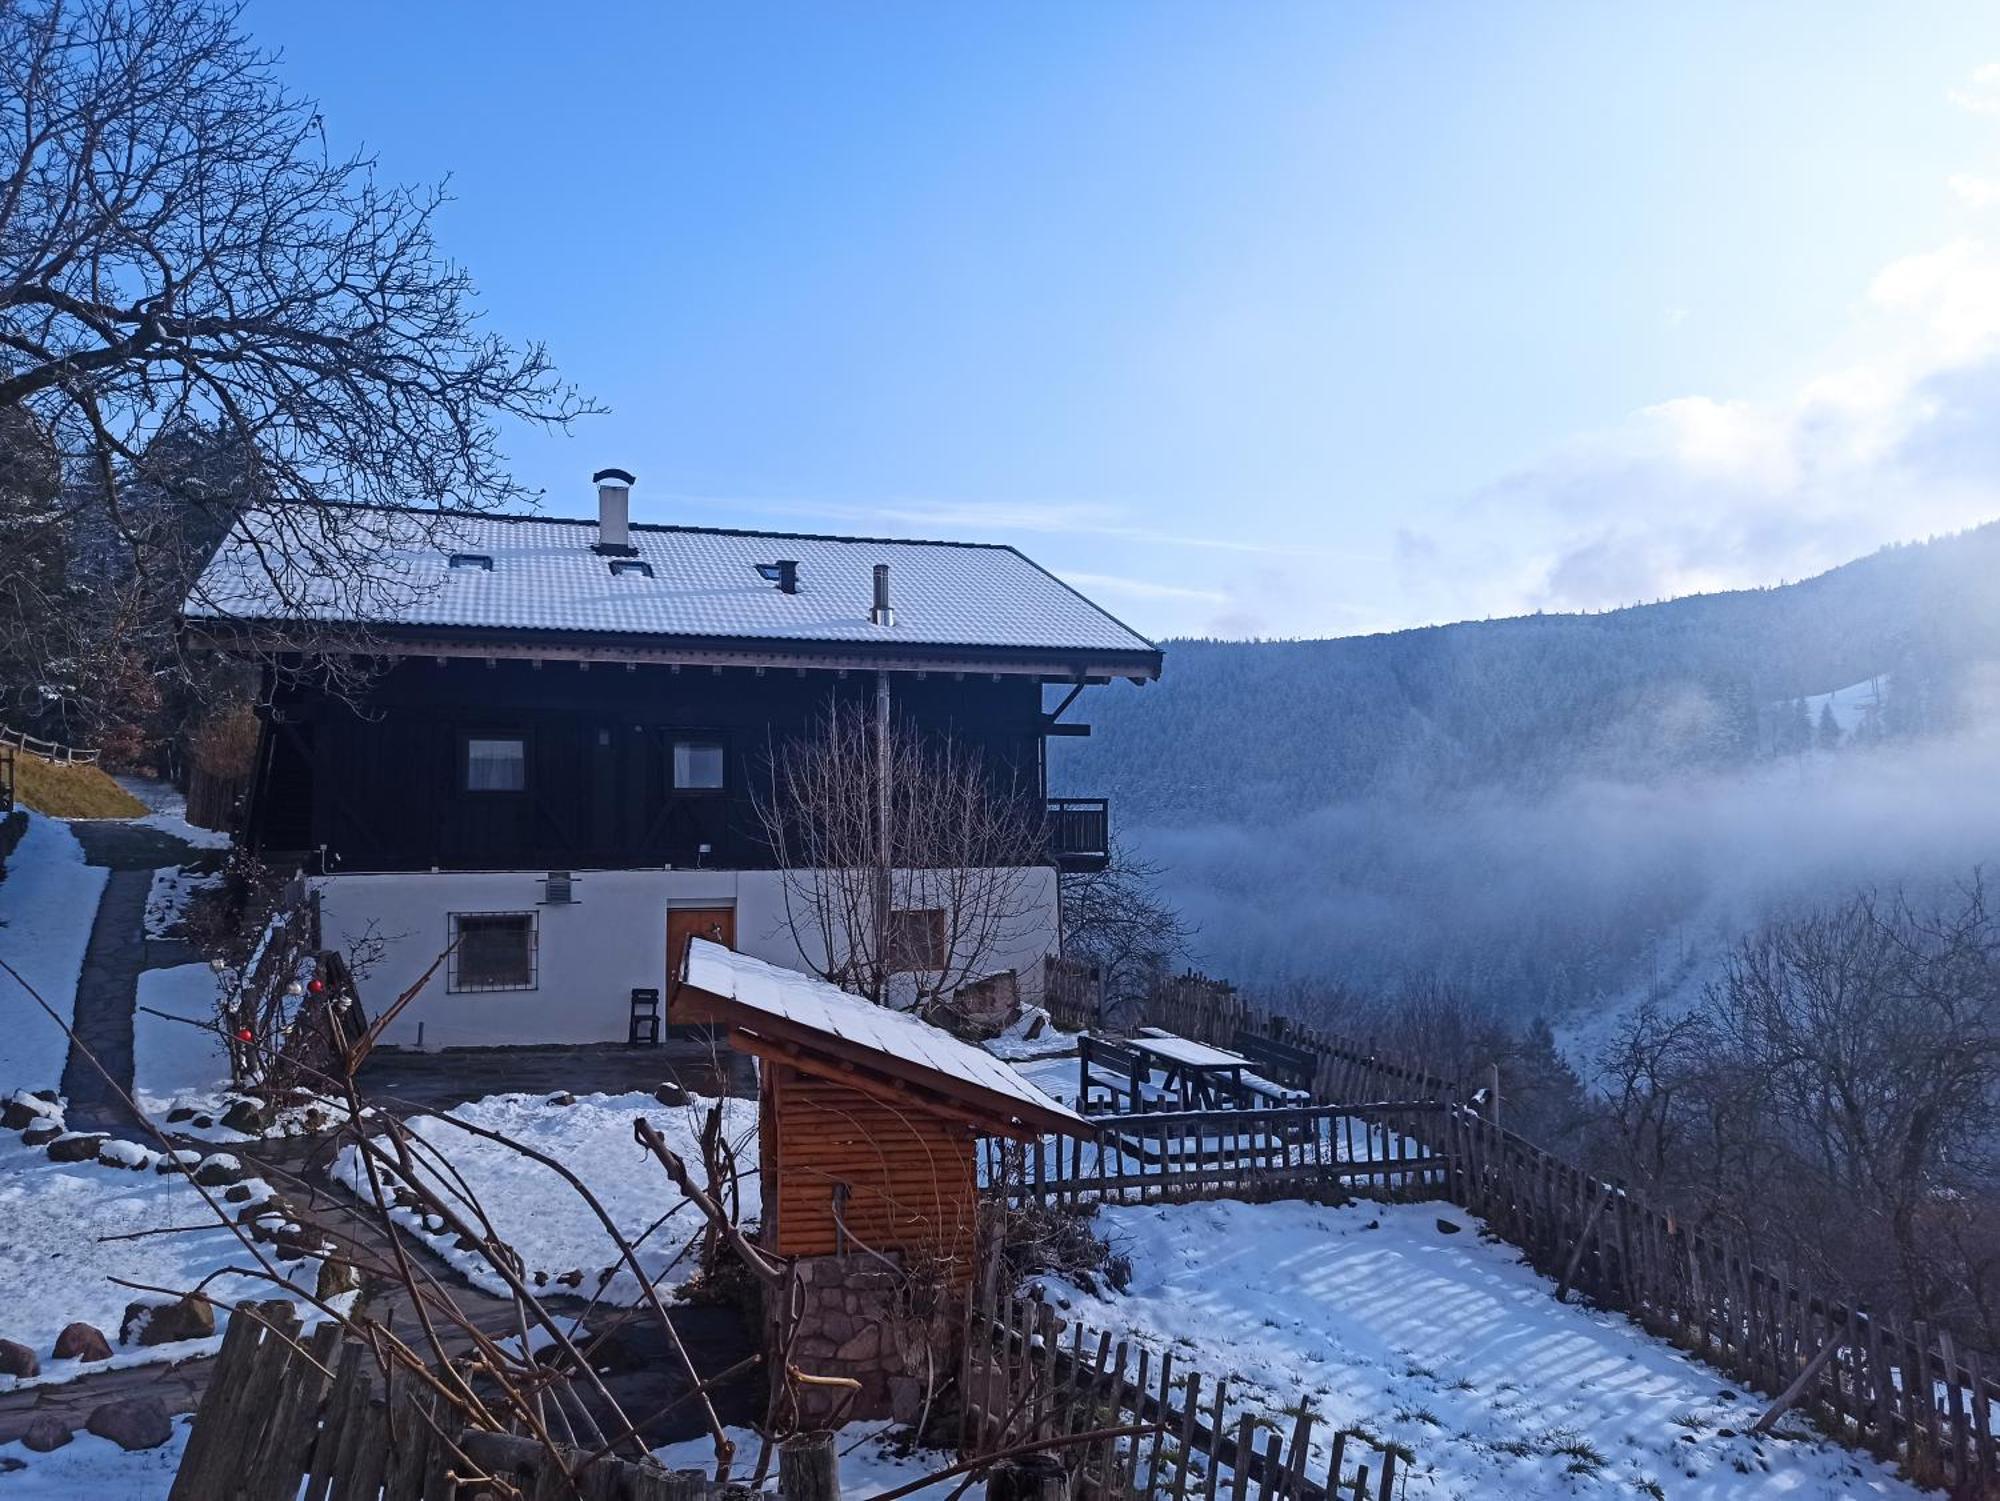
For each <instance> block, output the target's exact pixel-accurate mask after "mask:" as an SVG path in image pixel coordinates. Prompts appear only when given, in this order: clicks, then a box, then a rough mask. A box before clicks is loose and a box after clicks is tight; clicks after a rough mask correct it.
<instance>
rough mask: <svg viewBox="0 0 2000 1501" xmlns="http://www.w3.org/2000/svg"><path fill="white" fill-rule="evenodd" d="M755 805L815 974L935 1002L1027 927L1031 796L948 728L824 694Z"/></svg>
mask: <svg viewBox="0 0 2000 1501" xmlns="http://www.w3.org/2000/svg"><path fill="white" fill-rule="evenodd" d="M757 808H758V814H759V817H760V819H761V821H762V824H763V828H764V832H765V837H766V838H767V839H768V840H769V842H770V845H771V849H772V851H773V853H774V855H775V856H776V859H777V864H778V867H779V870H780V871H781V872H782V876H783V886H784V904H785V922H786V925H787V927H788V928H789V929H790V931H791V934H792V937H793V940H794V941H795V943H796V944H797V946H798V951H799V954H800V956H801V957H802V958H803V959H804V961H805V963H806V964H807V965H808V966H809V967H810V968H811V969H812V970H813V971H814V972H815V973H817V974H819V975H821V976H822V977H824V978H826V979H828V980H831V981H832V982H833V983H835V984H837V985H840V986H842V987H843V988H845V989H847V990H850V991H853V992H854V993H855V994H857V995H864V996H866V997H868V998H869V999H870V1000H872V1001H875V1002H878V1003H887V1002H890V1001H892V1000H893V1001H894V1003H895V1004H897V1005H899V1006H906V1007H914V1008H917V1009H928V1008H929V1007H930V1006H931V1005H932V1004H933V1003H934V1002H937V1001H940V1000H942V999H944V998H946V997H948V996H950V995H952V994H953V993H954V992H955V991H957V990H958V989H959V988H960V987H961V986H963V985H966V984H968V983H969V982H971V981H974V980H980V979H984V978H985V977H986V976H987V975H989V974H990V973H991V972H992V971H993V968H994V966H995V965H996V964H997V963H998V962H999V961H1000V959H1001V957H1002V956H1003V955H1004V954H1005V953H1006V952H1007V951H1008V950H1009V949H1010V948H1011V947H1013V946H1014V944H1015V943H1016V942H1017V941H1019V940H1020V939H1021V938H1023V937H1024V936H1025V935H1026V934H1027V932H1028V931H1029V927H1030V922H1031V919H1032V917H1033V915H1034V913H1035V911H1036V909H1037V907H1038V906H1039V902H1038V899H1037V887H1038V886H1039V885H1040V874H1041V873H1040V872H1039V871H1038V870H1037V869H1036V868H1037V867H1041V866H1045V865H1046V863H1047V857H1046V853H1045V851H1046V842H1045V840H1044V837H1043V830H1042V826H1041V819H1040V817H1039V816H1038V814H1039V808H1038V805H1037V804H1035V803H1034V802H1032V801H1031V799H1030V798H1028V797H1027V796H1026V795H1025V794H1024V793H1022V792H1021V791H1020V790H1018V789H1015V788H1012V787H1009V786H1007V785H1005V784H1004V783H1000V782H997V781H996V779H995V777H994V776H992V775H991V774H989V772H988V770H987V767H986V764H985V761H984V759H983V758H982V757H981V756H980V755H979V754H978V753H977V752H976V751H974V750H972V749H970V748H968V747H967V746H965V745H964V744H962V743H961V742H958V741H956V740H953V739H951V738H949V737H928V736H925V735H923V734H921V733H920V732H919V731H917V730H916V729H915V727H914V726H912V725H911V724H910V723H909V722H908V721H907V720H905V719H900V718H893V717H892V718H890V719H889V720H888V721H887V729H886V735H885V734H884V733H883V732H882V730H881V729H880V728H879V727H878V724H877V722H876V721H875V719H874V718H872V717H871V716H870V715H869V714H868V713H867V712H866V711H865V710H864V709H863V708H862V707H861V706H860V705H857V704H851V703H847V704H843V703H838V702H835V703H833V704H831V705H830V706H829V708H828V710H827V713H826V714H825V716H824V717H823V718H822V719H821V721H820V723H819V725H818V726H817V727H816V729H815V730H814V731H813V733H811V734H809V735H806V736H804V737H801V738H799V739H796V740H793V741H789V742H786V743H784V744H782V745H780V746H778V747H776V748H775V749H774V750H773V752H772V757H771V777H770V786H769V789H768V792H764V793H760V795H759V797H758V800H757Z"/></svg>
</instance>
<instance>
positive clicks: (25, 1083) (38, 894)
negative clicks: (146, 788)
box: [0, 813, 107, 1093]
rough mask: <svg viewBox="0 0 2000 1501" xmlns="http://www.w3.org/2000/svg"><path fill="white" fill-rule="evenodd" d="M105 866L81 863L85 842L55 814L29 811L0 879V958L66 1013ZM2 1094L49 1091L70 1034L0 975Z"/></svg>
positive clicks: (65, 1017) (58, 1076) (60, 1067)
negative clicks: (3, 1023)
mask: <svg viewBox="0 0 2000 1501" xmlns="http://www.w3.org/2000/svg"><path fill="white" fill-rule="evenodd" d="M106 874H107V872H106V871H105V870H104V869H103V868H102V867H100V866H94V865H89V864H86V863H85V861H84V856H83V846H82V845H80V844H78V843H77V841H76V837H75V836H74V835H73V834H71V833H70V831H69V828H68V827H67V826H66V825H65V824H64V823H63V822H62V821H61V820H60V819H55V818H44V817H42V816H41V815H40V814H38V813H30V814H29V815H28V831H27V833H26V834H24V835H23V836H22V837H21V842H20V844H19V845H18V846H16V847H15V850H14V853H13V854H12V855H11V856H10V857H9V858H8V861H7V874H6V878H5V879H4V880H0V959H5V960H6V961H7V962H8V963H9V964H10V965H12V966H13V967H14V968H15V969H17V970H19V971H20V973H21V978H22V979H24V980H26V981H27V982H28V983H29V984H30V985H32V986H34V987H35V989H36V990H37V991H39V992H40V993H41V995H42V997H43V999H45V1000H46V1001H47V1002H48V1003H49V1004H50V1005H51V1006H53V1007H54V1008H55V1009H56V1010H57V1011H58V1012H59V1013H61V1015H62V1018H63V1020H64V1021H68V1020H69V1018H70V1003H71V1000H72V998H73V997H74V996H75V994H76V979H77V974H78V972H79V971H80V970H81V969H82V968H83V955H84V950H85V949H86V948H87V947H88V946H89V943H90V928H91V919H92V917H93V915H94V914H95V913H96V911H97V899H98V897H99V895H100V894H101V893H102V892H103V890H104V880H105V876H106ZM0 1016H4V1017H5V1018H6V1019H7V1025H6V1026H5V1027H0V1093H12V1092H13V1091H14V1090H16V1089H53V1088H55V1086H56V1085H57V1084H58V1083H59V1082H60V1081H61V1079H62V1073H63V1060H64V1058H65V1057H66V1056H67V1054H68V1052H69V1040H68V1039H67V1038H65V1037H64V1036H63V1034H62V1029H61V1028H59V1027H58V1026H57V1025H56V1024H55V1023H54V1022H52V1021H50V1020H49V1018H48V1017H47V1016H46V1015H45V1014H43V1012H42V1009H41V1007H39V1006H37V1005H36V1004H35V1003H34V1002H33V1001H32V1000H30V999H29V998H28V996H27V995H25V994H24V993H23V992H22V991H21V989H20V987H19V986H17V985H15V983H14V982H13V981H12V980H10V979H7V978H6V977H4V976H0Z"/></svg>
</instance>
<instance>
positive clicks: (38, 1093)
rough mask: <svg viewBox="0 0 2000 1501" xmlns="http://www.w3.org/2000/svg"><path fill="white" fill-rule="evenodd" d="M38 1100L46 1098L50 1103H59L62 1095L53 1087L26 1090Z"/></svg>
mask: <svg viewBox="0 0 2000 1501" xmlns="http://www.w3.org/2000/svg"><path fill="white" fill-rule="evenodd" d="M28 1093H29V1094H31V1095H33V1096H34V1097H35V1098H36V1099H38V1100H47V1101H48V1102H49V1103H50V1104H51V1105H60V1104H61V1103H62V1095H61V1094H59V1093H58V1092H57V1091H55V1090H53V1089H31V1090H29V1091H28Z"/></svg>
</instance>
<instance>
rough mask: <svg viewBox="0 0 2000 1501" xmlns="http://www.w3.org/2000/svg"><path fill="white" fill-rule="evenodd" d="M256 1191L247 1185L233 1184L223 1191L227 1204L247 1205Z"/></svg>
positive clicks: (224, 1201)
mask: <svg viewBox="0 0 2000 1501" xmlns="http://www.w3.org/2000/svg"><path fill="white" fill-rule="evenodd" d="M255 1194H256V1190H255V1189H253V1188H252V1187H251V1186H250V1185H249V1184H247V1183H232V1184H230V1185H229V1187H227V1188H225V1189H224V1190H223V1191H222V1202H223V1203H225V1204H247V1203H249V1202H250V1200H251V1199H252V1198H253V1197H254V1196H255Z"/></svg>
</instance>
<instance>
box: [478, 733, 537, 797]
mask: <svg viewBox="0 0 2000 1501" xmlns="http://www.w3.org/2000/svg"><path fill="white" fill-rule="evenodd" d="M527 785H528V742H527V741H526V740H523V739H522V738H521V737H520V736H519V735H505V736H495V737H481V736H474V737H472V738H470V739H468V740H467V741H466V742H465V790H466V791H467V792H519V791H521V790H522V789H523V788H525V787H526V786H527Z"/></svg>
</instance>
